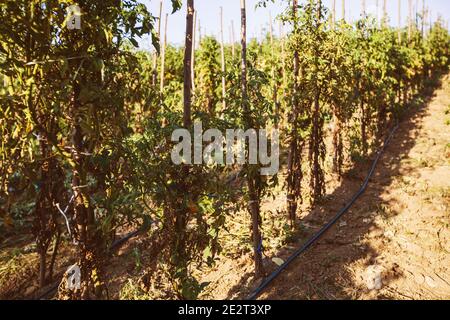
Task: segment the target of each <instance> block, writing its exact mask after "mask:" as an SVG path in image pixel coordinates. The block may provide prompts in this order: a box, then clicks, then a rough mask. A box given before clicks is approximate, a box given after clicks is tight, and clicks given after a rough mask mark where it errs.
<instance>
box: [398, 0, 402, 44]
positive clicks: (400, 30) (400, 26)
mask: <svg viewBox="0 0 450 320" xmlns="http://www.w3.org/2000/svg"><path fill="white" fill-rule="evenodd" d="M398 43H399V44H401V43H402V0H398Z"/></svg>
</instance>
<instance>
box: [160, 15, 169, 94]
mask: <svg viewBox="0 0 450 320" xmlns="http://www.w3.org/2000/svg"><path fill="white" fill-rule="evenodd" d="M168 19H169V14H167V13H166V20H165V21H164V41H163V45H162V48H161V79H160V91H161V92H163V90H164V72H165V63H166V45H167V20H168Z"/></svg>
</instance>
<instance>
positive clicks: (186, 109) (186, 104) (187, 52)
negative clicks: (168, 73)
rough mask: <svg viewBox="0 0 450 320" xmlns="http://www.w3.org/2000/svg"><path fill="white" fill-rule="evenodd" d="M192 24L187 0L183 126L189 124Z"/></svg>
mask: <svg viewBox="0 0 450 320" xmlns="http://www.w3.org/2000/svg"><path fill="white" fill-rule="evenodd" d="M193 25H194V0H187V15H186V37H185V46H184V62H183V69H184V76H183V77H184V81H183V126H184V127H185V128H189V127H190V126H191V123H192V120H191V106H192V78H191V63H192V30H193Z"/></svg>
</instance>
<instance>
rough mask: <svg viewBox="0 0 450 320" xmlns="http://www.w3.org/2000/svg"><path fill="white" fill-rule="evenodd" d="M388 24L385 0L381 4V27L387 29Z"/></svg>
mask: <svg viewBox="0 0 450 320" xmlns="http://www.w3.org/2000/svg"><path fill="white" fill-rule="evenodd" d="M387 23H388V13H387V0H384V2H383V26H384V27H387Z"/></svg>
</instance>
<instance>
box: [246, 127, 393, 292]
mask: <svg viewBox="0 0 450 320" xmlns="http://www.w3.org/2000/svg"><path fill="white" fill-rule="evenodd" d="M397 129H398V123H397V124H396V126H395V127H394V128H393V129H392V131H391V133H390V134H389V136H388V137H387V138H386V140H385V141H384V143H383V146H382V148H381V150H380V151H378V154H377V156H376V157H375V160H374V161H373V163H372V166H371V168H370V170H369V174H368V175H367V177H366V179H365V180H364V182H363V184H362V185H361V188H360V189H359V191H358V192H357V193H356V194H355V195H354V196H353V197H352V199H351V200H350V202H349V203H348V204H346V205H345V206H344V207H343V208H342V209H341V210H340V211H339V212H338V213H337V214H336V215H335V216H334V217H333V219H331V220H330V221H329V222H328V223H327V224H326V225H324V226H323V227H322V228H321V229H320V230H319V231H318V232H317V233H315V234H314V235H313V236H312V237H311V238H309V239H308V241H306V242H305V243H304V244H303V246H301V247H300V248H299V249H297V250H296V251H295V252H294V253H293V254H292V255H291V256H290V257H289V258H288V259H287V260H286V261H285V262H284V263H283V264H282V265H281V266H279V267H278V268H277V269H275V271H274V272H272V273H271V274H270V275H269V276H268V277H267V278H266V279H265V280H264V281H263V282H262V283H261V284H260V285H259V287H257V288H256V289H255V290H254V291H253V292H252V293H251V294H250V295H249V296H248V297H247V300H256V299H257V298H258V297H259V296H260V295H261V293H263V291H264V290H265V289H266V288H267V286H268V285H269V284H270V283H271V282H272V281H273V280H274V279H275V278H276V277H278V276H279V275H280V274H281V272H282V271H283V270H284V269H286V268H287V267H288V266H289V265H290V264H291V262H292V261H294V260H295V259H296V258H297V257H298V256H300V255H301V254H303V253H304V252H305V251H307V250H308V249H309V248H310V247H311V246H312V245H313V244H314V243H315V242H316V241H317V240H319V239H320V238H321V237H322V236H323V235H324V233H325V232H326V231H327V230H328V229H330V228H331V227H332V226H333V225H334V224H335V223H336V222H337V221H338V220H339V219H340V218H341V217H342V216H343V215H344V214H345V213H346V212H347V211H348V210H349V209H350V208H351V207H352V206H353V204H354V203H355V202H356V200H357V199H358V198H359V197H360V196H361V195H362V194H363V193H364V191H366V189H367V186H368V184H369V181H370V178H372V176H373V173H374V172H375V168H376V166H377V164H378V161H379V160H380V158H381V155H382V154H383V152H384V151H385V150H386V147H387V146H388V145H389V142H390V141H391V139H392V137H393V135H394V133H395V131H396V130H397Z"/></svg>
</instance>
